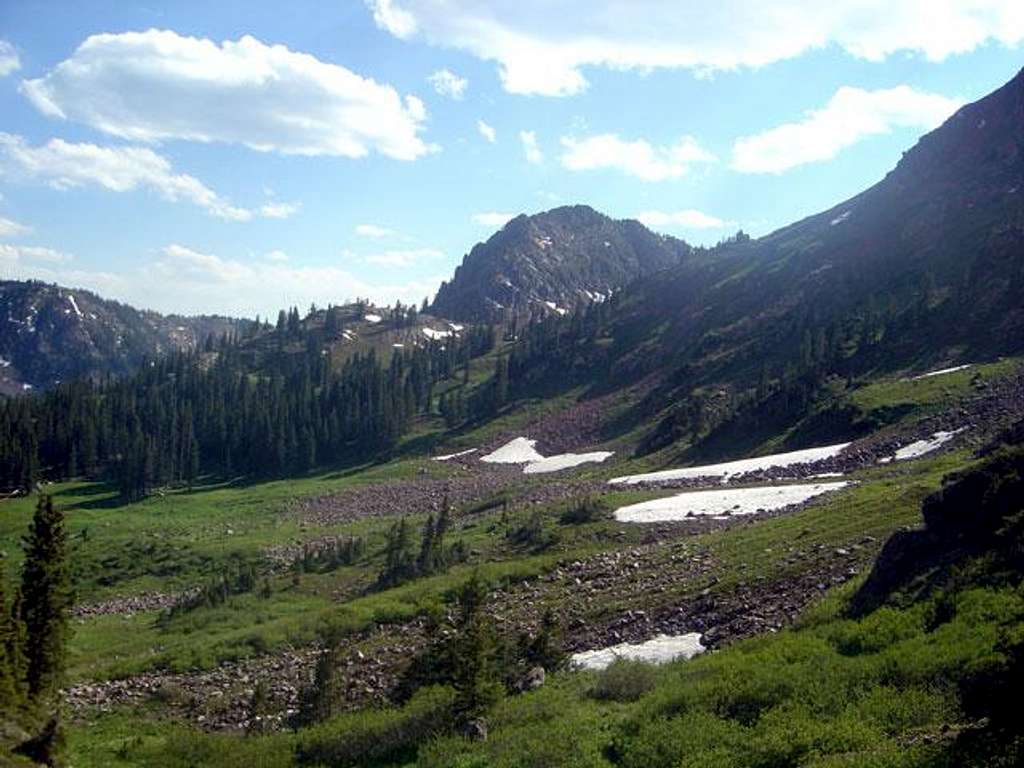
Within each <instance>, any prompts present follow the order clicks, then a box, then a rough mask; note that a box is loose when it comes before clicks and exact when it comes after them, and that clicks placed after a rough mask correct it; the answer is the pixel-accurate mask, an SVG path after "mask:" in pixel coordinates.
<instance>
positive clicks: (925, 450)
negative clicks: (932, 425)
mask: <svg viewBox="0 0 1024 768" xmlns="http://www.w3.org/2000/svg"><path fill="white" fill-rule="evenodd" d="M965 429H967V427H960V429H954V430H953V431H952V432H947V431H946V430H940V431H938V432H936V433H934V434H933V435H932V436H931V437H930V438H928V439H926V440H915V441H914V442H912V443H910V444H909V445H904V446H903V447H902V448H900V449H899V450H898V451H896V453H894V454H893V455H892V456H886V457H885V458H884V459H879V461H878V463H879V464H888V463H889V462H890V461H906V460H907V459H916V458H919V457H921V456H925V455H927V454H929V453H931V452H932V451H937V450H939V448H941V447H942V446H944V445H945V444H946V443H948V442H949V441H950V440H952V439H953V438H954V437H956V436H957V435H959V434H960V433H961V432H963V431H964V430H965Z"/></svg>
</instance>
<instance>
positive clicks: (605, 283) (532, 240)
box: [432, 205, 691, 320]
mask: <svg viewBox="0 0 1024 768" xmlns="http://www.w3.org/2000/svg"><path fill="white" fill-rule="evenodd" d="M690 250H691V249H690V247H689V246H688V245H687V244H686V243H684V242H683V241H682V240H677V239H675V238H671V237H665V236H662V235H656V234H654V233H653V232H651V231H650V230H648V229H647V228H646V227H644V226H643V225H642V224H640V223H639V222H637V221H631V220H624V221H616V220H614V219H610V218H608V217H607V216H604V215H603V214H600V213H598V212H597V211H595V210H594V209H592V208H589V207H588V206H585V205H575V206H566V207H562V208H555V209H553V210H550V211H547V212H545V213H540V214H537V215H534V216H526V215H520V216H517V217H516V218H514V219H512V220H511V221H510V222H508V223H507V224H506V225H505V226H504V228H502V229H501V230H500V231H499V232H497V233H496V234H494V235H493V236H492V237H491V238H490V239H489V240H488V241H487V242H486V243H479V244H477V245H476V246H474V247H473V249H472V250H471V251H470V252H469V254H468V255H467V256H466V257H465V259H464V260H463V262H462V265H461V266H460V267H458V269H456V270H455V276H454V277H453V278H452V280H451V282H449V283H442V285H441V289H440V290H439V291H438V294H437V298H436V299H435V301H434V305H433V308H432V311H433V312H434V314H436V315H439V316H441V317H448V318H451V319H453V320H482V319H498V318H502V317H506V316H507V315H508V313H509V312H512V313H514V314H517V315H520V316H529V315H531V314H534V315H535V314H542V313H544V312H559V311H562V310H567V309H570V308H572V307H575V306H578V305H579V304H580V303H582V302H589V301H595V300H597V301H600V300H603V299H604V298H606V297H607V296H609V295H610V294H611V293H612V292H613V291H614V290H616V289H617V288H620V287H621V286H623V285H625V284H626V283H628V282H629V281H631V280H633V279H635V278H637V277H639V276H641V275H646V274H650V273H652V272H655V271H658V270H661V269H665V268H667V267H670V266H672V265H674V264H677V263H678V262H679V261H680V259H681V258H683V257H685V256H686V255H688V254H689V253H690Z"/></svg>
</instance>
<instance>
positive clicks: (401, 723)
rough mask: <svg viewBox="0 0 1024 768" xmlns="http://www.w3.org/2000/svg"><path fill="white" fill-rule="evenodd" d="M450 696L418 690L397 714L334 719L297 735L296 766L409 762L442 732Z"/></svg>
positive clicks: (437, 689)
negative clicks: (299, 737) (419, 750)
mask: <svg viewBox="0 0 1024 768" xmlns="http://www.w3.org/2000/svg"><path fill="white" fill-rule="evenodd" d="M454 702H455V692H454V691H453V690H452V689H451V688H447V687H443V686H432V687H429V688H423V689H421V690H419V691H417V692H416V694H415V695H414V696H413V697H412V698H411V699H410V700H409V703H408V704H406V705H405V706H404V707H402V708H401V709H384V710H363V711H360V712H350V713H346V714H343V715H340V716H338V717H335V718H333V719H331V720H329V721H327V722H326V723H323V724H322V725H318V726H316V727H314V728H311V729H310V730H308V731H305V732H303V733H302V736H301V739H300V741H299V744H298V746H297V747H296V750H295V759H296V762H297V763H298V764H299V765H330V766H337V767H338V768H341V767H342V766H357V765H373V764H376V763H382V762H388V763H393V762H400V761H409V760H413V759H415V757H416V752H417V749H418V747H419V745H420V744H421V743H423V742H426V741H428V740H429V739H431V738H432V737H433V736H435V735H437V734H440V733H442V732H444V731H446V730H448V729H449V728H450V727H451V726H452V723H453V722H454V721H453V715H452V710H453V705H454Z"/></svg>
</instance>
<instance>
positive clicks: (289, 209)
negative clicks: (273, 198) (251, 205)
mask: <svg viewBox="0 0 1024 768" xmlns="http://www.w3.org/2000/svg"><path fill="white" fill-rule="evenodd" d="M301 208H302V204H301V203H265V204H264V205H261V206H260V207H259V214H260V216H262V217H263V218H265V219H287V218H289V217H290V216H293V215H294V214H296V213H298V212H299V210H300V209H301Z"/></svg>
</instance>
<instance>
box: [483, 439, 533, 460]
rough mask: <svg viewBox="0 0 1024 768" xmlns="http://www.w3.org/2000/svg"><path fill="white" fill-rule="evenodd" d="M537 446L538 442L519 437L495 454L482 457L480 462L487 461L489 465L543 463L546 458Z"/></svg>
mask: <svg viewBox="0 0 1024 768" xmlns="http://www.w3.org/2000/svg"><path fill="white" fill-rule="evenodd" d="M535 445H537V441H536V440H530V439H529V438H526V437H517V438H516V439H515V440H511V441H509V442H507V443H505V445H503V446H501V448H499V449H498V450H496V451H494V452H493V453H489V454H487V455H486V456H481V457H480V461H486V462H487V463H488V464H530V463H532V462H534V461H542V460H543V459H544V457H543V456H541V455H540V454H539V453H537V450H536V449H535V448H534V446H535Z"/></svg>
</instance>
